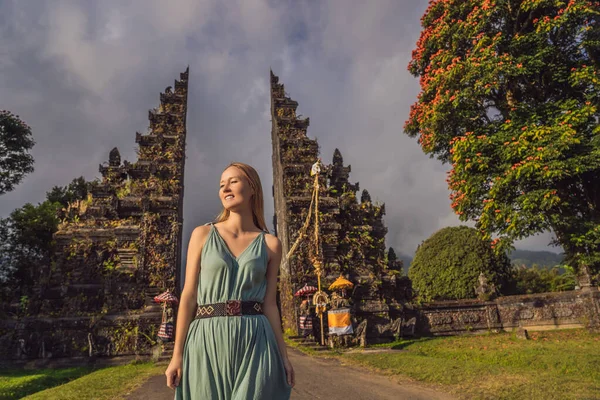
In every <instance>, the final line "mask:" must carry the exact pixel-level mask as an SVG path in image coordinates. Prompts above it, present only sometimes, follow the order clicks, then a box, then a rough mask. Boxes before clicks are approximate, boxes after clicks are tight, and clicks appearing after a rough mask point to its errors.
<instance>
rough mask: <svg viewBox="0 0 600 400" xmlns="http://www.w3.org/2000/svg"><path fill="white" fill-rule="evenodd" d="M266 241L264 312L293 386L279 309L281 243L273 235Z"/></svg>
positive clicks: (288, 379) (293, 381)
mask: <svg viewBox="0 0 600 400" xmlns="http://www.w3.org/2000/svg"><path fill="white" fill-rule="evenodd" d="M265 241H266V243H267V247H268V248H269V253H270V254H269V263H268V264H267V292H266V294H265V300H264V302H263V312H264V314H265V316H266V317H267V319H268V320H269V322H270V323H271V327H272V328H273V333H274V334H275V338H276V339H277V346H278V347H279V352H280V353H281V357H282V358H283V364H284V366H285V370H286V373H287V381H288V384H289V385H291V386H294V385H295V374H294V369H293V368H292V365H291V363H290V361H289V359H288V355H287V348H286V345H285V341H284V340H283V333H282V332H281V316H280V315H279V310H278V309H277V275H278V273H279V265H280V264H281V241H280V240H279V238H277V237H275V236H273V235H265Z"/></svg>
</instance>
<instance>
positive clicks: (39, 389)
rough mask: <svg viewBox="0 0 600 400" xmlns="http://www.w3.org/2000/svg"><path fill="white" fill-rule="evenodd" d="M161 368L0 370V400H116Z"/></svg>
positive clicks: (147, 365)
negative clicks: (23, 399)
mask: <svg viewBox="0 0 600 400" xmlns="http://www.w3.org/2000/svg"><path fill="white" fill-rule="evenodd" d="M164 369H165V367H164V366H156V365H154V364H153V363H133V364H129V365H121V366H115V367H107V368H101V369H97V368H96V369H93V368H91V367H79V368H61V369H56V370H50V369H43V370H33V371H29V370H0V399H21V398H25V399H28V400H33V399H61V400H63V399H64V400H67V399H115V398H119V397H120V396H121V395H122V394H124V393H127V392H129V391H130V390H133V389H134V388H136V387H138V386H139V385H141V384H142V383H143V382H144V381H146V380H147V379H148V378H149V377H150V376H152V375H155V374H157V373H161V372H163V371H164Z"/></svg>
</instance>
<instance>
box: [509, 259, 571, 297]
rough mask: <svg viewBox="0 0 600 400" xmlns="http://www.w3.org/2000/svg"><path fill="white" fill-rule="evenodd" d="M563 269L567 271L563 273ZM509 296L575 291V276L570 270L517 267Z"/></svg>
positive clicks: (534, 266)
mask: <svg viewBox="0 0 600 400" xmlns="http://www.w3.org/2000/svg"><path fill="white" fill-rule="evenodd" d="M561 269H565V271H562V270H561ZM511 280H512V282H511V284H510V288H509V289H508V291H507V294H532V293H546V292H562V291H565V290H573V289H575V284H576V282H575V274H574V273H573V271H572V270H571V269H569V268H566V267H565V266H563V267H562V268H559V267H552V268H549V267H540V266H537V265H535V264H534V265H533V266H532V267H531V268H527V267H526V266H524V265H520V266H515V267H514V268H513V271H512V278H511Z"/></svg>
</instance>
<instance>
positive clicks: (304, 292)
mask: <svg viewBox="0 0 600 400" xmlns="http://www.w3.org/2000/svg"><path fill="white" fill-rule="evenodd" d="M318 290H319V289H317V288H316V287H314V286H308V284H306V285H304V287H303V288H302V289H299V290H298V291H297V292H296V293H295V294H294V296H296V297H298V296H305V295H311V294H313V293H315V292H317V291H318Z"/></svg>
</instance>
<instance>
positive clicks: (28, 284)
mask: <svg viewBox="0 0 600 400" xmlns="http://www.w3.org/2000/svg"><path fill="white" fill-rule="evenodd" d="M87 188H88V185H87V183H86V182H85V180H84V179H83V177H80V178H77V179H74V180H73V181H72V182H71V183H70V184H69V185H68V186H67V187H64V188H61V187H57V186H55V187H54V188H53V189H52V190H51V191H50V192H47V194H46V195H47V199H46V200H45V201H44V202H42V203H39V204H38V205H37V206H35V205H33V204H31V203H27V204H25V205H24V206H23V207H21V208H17V209H15V210H14V211H13V212H12V213H11V214H10V215H9V217H8V218H3V219H0V283H2V284H1V285H0V299H2V300H3V303H6V302H8V301H9V300H10V299H11V298H12V299H19V298H22V297H21V296H28V295H30V294H31V289H32V287H33V285H34V283H35V282H37V281H38V280H39V278H40V274H41V271H42V269H43V268H44V267H47V266H49V265H50V260H51V257H52V255H53V253H54V246H55V242H54V240H53V234H54V233H55V232H56V231H57V229H58V225H59V222H60V221H59V218H58V215H59V214H60V210H61V209H62V208H63V206H64V205H66V204H68V202H71V201H75V200H81V199H84V198H85V197H86V196H87V191H86V190H87Z"/></svg>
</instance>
